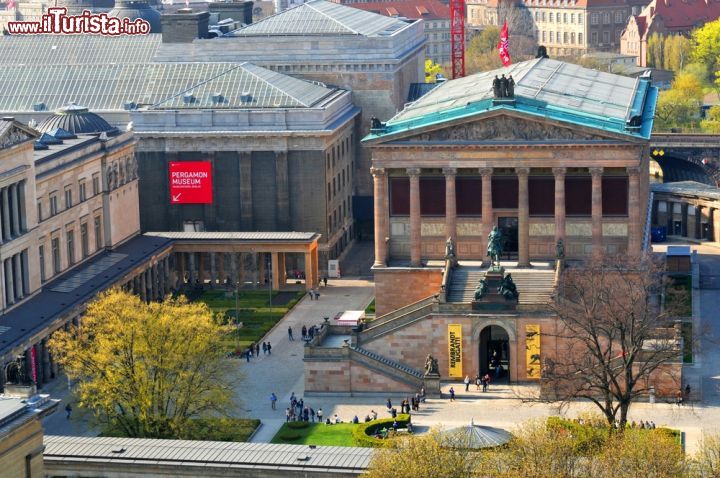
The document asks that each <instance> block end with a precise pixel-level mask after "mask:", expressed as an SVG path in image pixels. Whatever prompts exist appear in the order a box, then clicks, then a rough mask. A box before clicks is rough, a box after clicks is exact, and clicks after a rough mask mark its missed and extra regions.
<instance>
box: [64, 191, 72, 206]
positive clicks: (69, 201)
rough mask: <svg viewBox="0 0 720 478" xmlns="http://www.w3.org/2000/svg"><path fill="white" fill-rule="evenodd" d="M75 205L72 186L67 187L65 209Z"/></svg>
mask: <svg viewBox="0 0 720 478" xmlns="http://www.w3.org/2000/svg"><path fill="white" fill-rule="evenodd" d="M72 205H73V197H72V188H70V187H67V188H65V209H70V208H71V207H72Z"/></svg>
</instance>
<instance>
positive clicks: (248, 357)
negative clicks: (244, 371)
mask: <svg viewBox="0 0 720 478" xmlns="http://www.w3.org/2000/svg"><path fill="white" fill-rule="evenodd" d="M250 354H252V352H250V349H247V350H246V351H245V360H247V361H248V363H250Z"/></svg>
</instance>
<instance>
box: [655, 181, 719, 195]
mask: <svg viewBox="0 0 720 478" xmlns="http://www.w3.org/2000/svg"><path fill="white" fill-rule="evenodd" d="M650 190H651V191H652V192H654V193H670V194H679V195H681V196H694V197H698V198H703V199H720V188H716V187H715V186H710V185H708V184H703V183H699V182H697V181H680V182H676V183H653V184H651V185H650Z"/></svg>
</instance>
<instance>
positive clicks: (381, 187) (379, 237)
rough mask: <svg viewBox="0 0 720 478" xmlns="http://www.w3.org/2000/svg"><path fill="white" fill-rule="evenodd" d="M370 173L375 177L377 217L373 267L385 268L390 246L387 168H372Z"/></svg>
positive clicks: (375, 211)
mask: <svg viewBox="0 0 720 478" xmlns="http://www.w3.org/2000/svg"><path fill="white" fill-rule="evenodd" d="M370 173H371V174H372V176H373V193H374V196H373V197H374V199H375V201H374V208H373V211H374V212H373V214H374V216H375V264H373V267H385V266H386V265H387V256H388V244H387V242H386V239H389V237H390V235H389V231H388V223H389V220H388V211H387V201H388V194H387V191H388V178H387V172H386V171H385V168H371V169H370Z"/></svg>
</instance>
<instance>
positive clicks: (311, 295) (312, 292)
mask: <svg viewBox="0 0 720 478" xmlns="http://www.w3.org/2000/svg"><path fill="white" fill-rule="evenodd" d="M308 295H309V296H310V300H314V299H315V292H314V291H313V290H312V289H310V290H309V291H308Z"/></svg>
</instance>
